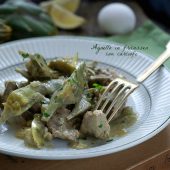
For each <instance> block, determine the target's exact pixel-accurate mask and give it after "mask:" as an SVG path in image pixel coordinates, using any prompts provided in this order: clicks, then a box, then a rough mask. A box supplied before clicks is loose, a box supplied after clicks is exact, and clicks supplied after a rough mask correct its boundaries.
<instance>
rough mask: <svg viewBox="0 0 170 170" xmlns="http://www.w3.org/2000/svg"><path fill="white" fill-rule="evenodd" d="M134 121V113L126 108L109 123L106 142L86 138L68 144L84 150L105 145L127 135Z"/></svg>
mask: <svg viewBox="0 0 170 170" xmlns="http://www.w3.org/2000/svg"><path fill="white" fill-rule="evenodd" d="M136 120H137V115H136V113H134V112H133V110H132V109H131V108H130V107H126V108H125V109H124V110H123V111H122V113H121V114H120V116H119V117H118V118H116V119H115V120H113V121H112V122H111V123H110V138H109V139H108V140H100V139H96V138H93V137H87V138H86V139H79V140H78V142H76V143H75V142H74V143H70V146H71V147H72V148H74V149H85V148H91V147H95V146H100V145H103V144H106V143H107V142H111V141H113V140H116V139H118V138H120V137H122V136H125V135H126V134H127V133H128V128H129V127H130V126H132V125H133V124H134V123H135V122H136Z"/></svg>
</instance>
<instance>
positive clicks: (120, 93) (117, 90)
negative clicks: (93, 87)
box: [95, 41, 170, 122]
mask: <svg viewBox="0 0 170 170" xmlns="http://www.w3.org/2000/svg"><path fill="white" fill-rule="evenodd" d="M169 57H170V41H169V42H168V43H167V45H166V50H165V51H164V52H163V53H162V54H161V55H160V56H159V57H158V58H157V59H156V60H155V61H154V62H153V63H152V64H151V65H150V66H149V67H148V68H147V69H146V70H144V72H143V73H142V74H140V75H139V76H138V77H137V79H136V83H132V82H130V81H128V80H125V79H123V78H116V79H114V80H113V81H111V82H110V84H109V85H108V86H107V87H106V89H105V91H104V92H103V94H102V96H101V97H100V99H99V101H98V103H97V105H96V108H95V110H102V111H103V112H104V113H105V114H106V116H107V120H108V122H110V121H111V120H112V119H113V118H114V117H115V116H116V115H117V113H118V111H119V110H120V108H121V107H122V106H123V104H124V103H125V101H126V99H127V97H128V96H129V95H130V94H131V93H132V92H133V91H134V90H136V89H137V88H138V87H139V86H140V84H141V83H142V82H143V81H144V80H146V79H147V78H148V77H149V76H150V75H151V74H152V73H153V72H154V71H156V70H157V69H158V68H159V67H160V66H161V65H162V64H163V63H164V62H165V61H166V60H167V59H168V58H169ZM112 99H113V100H112ZM111 100H112V101H111Z"/></svg>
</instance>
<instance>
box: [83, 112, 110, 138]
mask: <svg viewBox="0 0 170 170" xmlns="http://www.w3.org/2000/svg"><path fill="white" fill-rule="evenodd" d="M80 131H81V132H82V133H83V134H87V135H91V136H94V137H96V138H99V139H108V138H109V134H110V125H109V123H108V121H107V119H106V115H105V114H104V113H103V112H102V111H101V110H95V111H93V112H92V111H88V112H86V113H85V115H84V118H83V121H82V124H81V128H80Z"/></svg>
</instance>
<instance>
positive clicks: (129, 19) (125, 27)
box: [98, 3, 136, 34]
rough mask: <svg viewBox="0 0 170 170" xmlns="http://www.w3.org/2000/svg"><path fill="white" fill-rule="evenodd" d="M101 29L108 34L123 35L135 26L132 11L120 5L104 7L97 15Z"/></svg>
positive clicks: (113, 4) (114, 4)
mask: <svg viewBox="0 0 170 170" xmlns="http://www.w3.org/2000/svg"><path fill="white" fill-rule="evenodd" d="M98 23H99V26H100V27H101V29H103V31H105V32H106V33H108V34H125V33H128V32H130V31H132V30H133V29H134V27H135V25H136V17H135V14H134V12H133V11H132V9H131V8H130V7H129V6H127V5H125V4H122V3H111V4H108V5H106V6H104V7H103V8H102V9H101V10H100V12H99V14H98Z"/></svg>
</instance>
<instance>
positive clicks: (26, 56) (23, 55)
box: [19, 51, 29, 59]
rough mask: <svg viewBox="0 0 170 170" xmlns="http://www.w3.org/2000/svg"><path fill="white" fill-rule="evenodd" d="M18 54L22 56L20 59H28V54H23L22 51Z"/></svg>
mask: <svg viewBox="0 0 170 170" xmlns="http://www.w3.org/2000/svg"><path fill="white" fill-rule="evenodd" d="M19 54H20V55H22V57H23V58H24V59H25V58H29V54H28V53H24V52H22V51H19Z"/></svg>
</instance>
